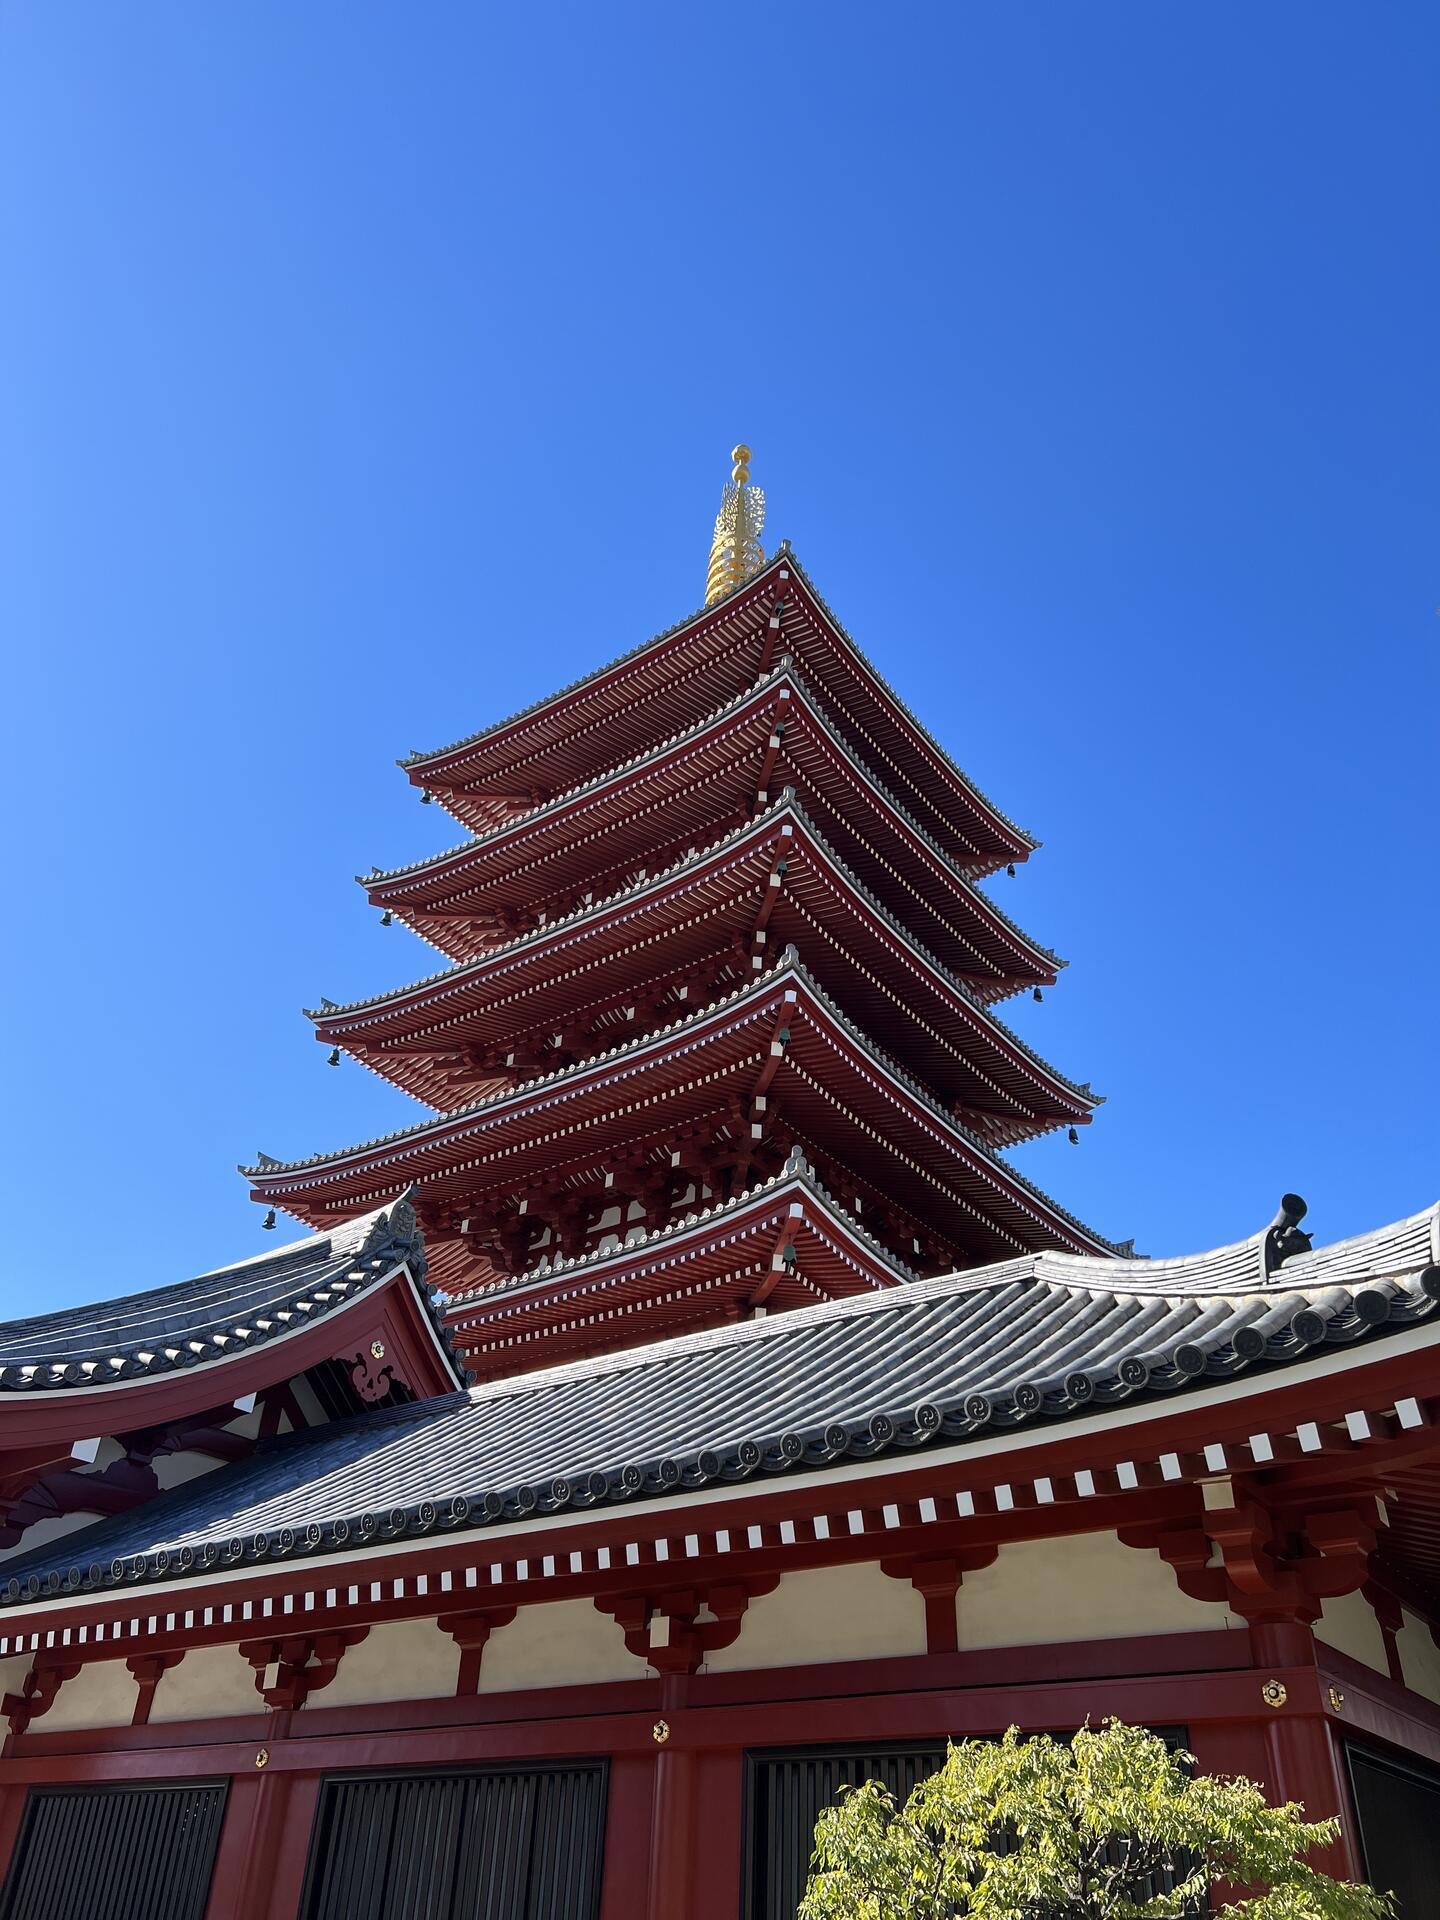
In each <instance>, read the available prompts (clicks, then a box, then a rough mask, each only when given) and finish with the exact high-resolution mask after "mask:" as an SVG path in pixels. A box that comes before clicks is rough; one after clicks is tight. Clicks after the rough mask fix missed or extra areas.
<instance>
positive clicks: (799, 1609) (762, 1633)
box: [705, 1562, 926, 1673]
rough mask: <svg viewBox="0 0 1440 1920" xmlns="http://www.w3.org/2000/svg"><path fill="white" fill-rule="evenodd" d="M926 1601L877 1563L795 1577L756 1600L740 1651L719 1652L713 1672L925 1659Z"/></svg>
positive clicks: (708, 1666)
mask: <svg viewBox="0 0 1440 1920" xmlns="http://www.w3.org/2000/svg"><path fill="white" fill-rule="evenodd" d="M925 1645H926V1642H925V1602H924V1600H923V1599H922V1598H921V1597H920V1595H919V1594H918V1593H917V1592H916V1591H915V1589H914V1588H913V1587H912V1586H911V1585H910V1583H909V1581H908V1580H892V1579H891V1578H890V1577H889V1575H888V1574H885V1573H882V1572H881V1571H880V1568H879V1567H878V1566H877V1565H875V1564H874V1563H873V1562H871V1563H868V1564H861V1565H859V1566H853V1567H817V1568H813V1569H811V1570H810V1571H807V1572H804V1573H787V1574H786V1575H785V1576H784V1578H783V1579H782V1580H781V1582H780V1584H779V1586H778V1587H777V1588H776V1589H775V1591H774V1592H773V1593H767V1594H762V1595H761V1596H760V1597H759V1599H757V1600H752V1601H751V1603H750V1607H749V1610H748V1611H747V1613H746V1615H745V1619H744V1621H743V1623H742V1625H741V1628H740V1638H739V1639H738V1640H736V1641H735V1642H734V1643H733V1645H731V1646H728V1647H722V1648H721V1649H720V1650H719V1651H718V1652H717V1653H712V1654H711V1655H710V1657H709V1659H708V1660H707V1661H706V1663H705V1671H706V1672H707V1673H738V1672H742V1671H744V1670H745V1669H746V1668H749V1667H796V1666H813V1665H814V1664H815V1662H817V1661H821V1660H875V1659H883V1658H887V1657H891V1656H894V1655H898V1654H907V1653H924V1651H925Z"/></svg>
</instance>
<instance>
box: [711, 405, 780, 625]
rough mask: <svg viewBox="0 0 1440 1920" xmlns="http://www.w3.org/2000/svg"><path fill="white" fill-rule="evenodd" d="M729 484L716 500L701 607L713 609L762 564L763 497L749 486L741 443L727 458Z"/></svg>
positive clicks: (745, 451)
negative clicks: (718, 503) (716, 512)
mask: <svg viewBox="0 0 1440 1920" xmlns="http://www.w3.org/2000/svg"><path fill="white" fill-rule="evenodd" d="M730 460H731V469H730V480H729V483H728V484H727V486H726V488H725V491H724V492H723V493H722V494H721V496H720V511H719V513H718V514H717V515H716V516H715V537H714V539H713V540H712V541H711V542H710V570H709V572H708V573H707V574H706V576H705V604H706V606H707V607H709V606H713V605H714V604H715V602H716V601H717V600H723V599H724V598H725V596H726V594H727V593H733V592H734V591H735V589H736V587H738V586H741V585H743V583H744V582H745V581H746V580H748V579H750V578H751V576H752V575H753V574H756V573H758V572H759V571H760V569H761V567H763V566H764V564H765V550H764V548H763V547H762V546H761V545H760V535H761V532H762V531H763V529H764V526H765V496H764V494H763V493H762V492H761V491H760V489H759V488H758V487H752V486H751V485H750V449H749V447H747V446H745V445H744V444H743V443H742V444H741V445H740V446H738V447H735V448H733V449H732V451H731V454H730Z"/></svg>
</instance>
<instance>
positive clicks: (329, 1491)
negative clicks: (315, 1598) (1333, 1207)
mask: <svg viewBox="0 0 1440 1920" xmlns="http://www.w3.org/2000/svg"><path fill="white" fill-rule="evenodd" d="M1436 1218H1437V1209H1433V1208H1432V1209H1430V1210H1428V1211H1427V1213H1425V1214H1423V1215H1416V1216H1414V1218H1413V1219H1412V1220H1411V1221H1406V1222H1399V1223H1397V1224H1396V1226H1395V1227H1392V1228H1383V1229H1381V1230H1380V1231H1379V1232H1378V1233H1376V1234H1370V1235H1362V1236H1360V1237H1359V1238H1358V1239H1356V1240H1353V1241H1349V1242H1346V1243H1343V1244H1342V1245H1341V1246H1339V1247H1332V1248H1323V1249H1320V1250H1318V1251H1317V1253H1316V1254H1315V1255H1314V1256H1307V1257H1306V1265H1305V1267H1304V1269H1303V1276H1304V1277H1302V1268H1301V1263H1300V1262H1295V1263H1292V1262H1288V1261H1287V1262H1286V1263H1285V1266H1284V1267H1282V1268H1281V1269H1280V1271H1279V1272H1277V1273H1276V1274H1274V1275H1273V1276H1272V1277H1271V1280H1270V1282H1269V1283H1268V1284H1265V1285H1262V1286H1255V1287H1252V1288H1250V1289H1249V1290H1247V1291H1244V1292H1241V1293H1239V1294H1237V1293H1234V1292H1232V1291H1230V1290H1229V1288H1228V1287H1227V1288H1224V1289H1222V1290H1221V1291H1218V1292H1216V1291H1213V1290H1212V1289H1211V1288H1210V1287H1209V1286H1208V1285H1207V1284H1206V1281H1207V1279H1213V1277H1214V1275H1215V1274H1216V1273H1217V1272H1220V1273H1224V1272H1227V1271H1228V1270H1229V1266H1230V1260H1229V1254H1230V1251H1231V1250H1229V1249H1221V1250H1219V1252H1218V1253H1216V1254H1202V1255H1198V1256H1195V1257H1194V1258H1193V1259H1191V1260H1190V1261H1188V1262H1185V1263H1180V1262H1167V1263H1165V1265H1166V1266H1167V1267H1168V1269H1169V1280H1170V1284H1169V1285H1167V1286H1165V1287H1162V1288H1158V1289H1152V1290H1148V1291H1147V1290H1145V1289H1144V1288H1143V1286H1142V1285H1140V1284H1139V1282H1140V1280H1141V1276H1142V1271H1143V1268H1144V1266H1145V1264H1146V1263H1139V1262H1130V1261H1124V1262H1121V1261H1107V1260H1096V1261H1093V1262H1089V1263H1084V1264H1081V1263H1076V1262H1069V1263H1067V1268H1068V1272H1067V1276H1066V1277H1064V1278H1060V1277H1057V1276H1056V1275H1055V1273H1054V1270H1053V1269H1054V1262H1053V1256H1050V1255H1047V1254H1041V1255H1039V1256H1031V1257H1027V1258H1024V1259H1019V1260H1010V1261H1006V1262H1003V1263H1001V1264H999V1265H997V1266H994V1267H990V1268H986V1269H983V1270H981V1271H978V1272H971V1273H962V1274H948V1275H945V1276H943V1277H942V1278H939V1279H934V1280H923V1281H917V1282H915V1283H914V1284H912V1285H909V1286H901V1287H895V1288H892V1289H890V1290H888V1291H886V1292H883V1293H873V1294H868V1295H863V1296H859V1297H856V1298H853V1299H847V1300H840V1301H833V1302H828V1303H826V1304H823V1305H820V1306H816V1307H812V1308H810V1309H808V1310H807V1311H805V1312H802V1313H793V1314H785V1315H781V1316H779V1317H778V1318H775V1319H769V1320H763V1321H752V1322H750V1323H747V1324H742V1325H730V1326H726V1327H722V1328H718V1329H712V1330H707V1331H705V1332H703V1333H697V1334H691V1335H686V1336H683V1337H680V1338H677V1339H671V1340H666V1341H663V1342H661V1343H659V1344H657V1345H652V1346H647V1347H640V1348H630V1349H628V1350H626V1351H624V1352H620V1353H616V1354H612V1355H607V1356H604V1357H602V1358H595V1359H586V1360H579V1361H575V1362H572V1363H570V1364H568V1365H565V1366H560V1367H554V1368H550V1369H547V1370H546V1371H544V1372H540V1373H532V1374H527V1375H524V1376H522V1377H521V1378H519V1379H509V1380H500V1381H495V1382H491V1383H489V1384H487V1385H484V1386H479V1387H475V1388H472V1389H471V1390H470V1391H469V1392H468V1393H464V1394H455V1395H452V1396H448V1397H446V1398H443V1399H440V1400H434V1401H430V1402H427V1403H422V1404H420V1405H413V1406H408V1407H402V1408H400V1409H398V1410H396V1411H394V1412H382V1413H377V1414H374V1415H372V1416H370V1417H369V1418H367V1419H365V1420H363V1421H352V1422H348V1423H337V1424H336V1425H334V1426H331V1427H328V1428H324V1429H320V1430H317V1431H315V1432H313V1433H308V1434H303V1435H300V1436H296V1437H291V1438H288V1439H286V1440H284V1441H281V1442H279V1443H278V1444H275V1445H273V1446H271V1447H270V1448H269V1449H268V1450H267V1451H265V1452H264V1453H262V1454H259V1455H257V1456H256V1457H255V1458H254V1459H252V1460H250V1461H247V1462H245V1463H243V1464H239V1465H236V1466H234V1467H229V1468H225V1469H222V1470H221V1471H219V1472H217V1473H215V1474H214V1475H212V1476H210V1477H208V1478H207V1479H205V1480H202V1481H199V1482H196V1483H192V1485H191V1486H188V1487H183V1488H180V1489H177V1490H176V1491H175V1492H173V1493H171V1494H169V1495H166V1496H164V1497H162V1498H161V1499H159V1500H156V1501H153V1502H151V1503H150V1504H149V1505H148V1506H146V1507H144V1508H142V1509H140V1510H138V1511H136V1512H133V1513H131V1514H128V1515H125V1516H123V1517H120V1518H116V1519H113V1520H107V1521H102V1522H100V1523H99V1524H97V1525H96V1526H94V1527H92V1528H89V1529H87V1530H86V1531H85V1532H84V1533H81V1534H77V1535H73V1536H71V1537H69V1538H67V1539H65V1540H63V1541H57V1542H55V1543H52V1544H51V1545H50V1546H48V1547H42V1548H39V1549H37V1550H36V1552H34V1553H32V1554H28V1555H25V1556H24V1557H22V1558H19V1559H17V1560H14V1561H12V1562H10V1563H9V1564H8V1565H7V1566H6V1568H5V1569H4V1572H5V1574H6V1575H7V1576H8V1578H7V1580H6V1582H5V1584H4V1585H3V1587H0V1603H3V1604H5V1605H9V1606H18V1605H22V1604H23V1605H25V1606H32V1605H34V1604H35V1603H37V1602H39V1601H41V1600H44V1599H46V1598H49V1597H50V1596H51V1595H59V1594H62V1593H86V1592H93V1593H103V1592H105V1591H107V1590H108V1589H110V1588H112V1587H115V1586H120V1585H125V1584H127V1583H129V1582H132V1581H134V1580H137V1579H144V1578H146V1577H147V1576H148V1577H151V1578H154V1577H157V1576H161V1575H167V1576H169V1577H171V1578H174V1577H177V1576H178V1577H179V1578H181V1579H183V1578H185V1577H187V1576H189V1575H190V1574H192V1573H195V1574H203V1573H205V1572H208V1571H211V1570H213V1569H215V1568H217V1567H227V1566H234V1567H245V1566H256V1565H261V1566H263V1565H265V1564H269V1563H274V1562H278V1561H283V1560H285V1559H288V1558H290V1557H291V1556H294V1555H302V1554H305V1555H309V1554H319V1555H323V1554H325V1553H326V1552H344V1553H346V1554H350V1553H355V1552H361V1551H363V1550H364V1549H365V1547H366V1546H368V1545H369V1544H372V1543H373V1544H377V1545H379V1544H388V1543H391V1542H394V1541H396V1540H400V1539H404V1538H407V1537H408V1538H418V1537H420V1536H423V1535H426V1534H430V1533H433V1532H435V1531H436V1530H437V1529H440V1530H447V1529H448V1530H451V1531H463V1530H465V1529H470V1528H481V1527H484V1526H487V1525H491V1524H494V1523H498V1522H503V1523H506V1524H507V1525H512V1526H513V1525H517V1524H523V1523H525V1522H528V1521H529V1520H530V1519H532V1518H546V1517H550V1516H558V1515H566V1514H568V1515H570V1516H571V1517H572V1518H573V1519H575V1520H580V1519H582V1518H583V1516H584V1515H585V1513H586V1512H588V1511H593V1510H596V1509H604V1508H606V1507H608V1506H610V1505H612V1504H614V1503H621V1502H635V1501H641V1500H644V1499H645V1498H646V1497H647V1496H650V1497H654V1496H665V1497H667V1498H669V1499H671V1500H675V1499H683V1497H684V1496H685V1495H686V1494H687V1493H689V1492H698V1491H699V1490H701V1489H704V1488H720V1489H724V1488H726V1487H727V1486H728V1488H729V1490H730V1491H731V1492H732V1493H734V1494H736V1495H739V1494H741V1493H742V1492H743V1490H744V1487H743V1483H744V1482H746V1481H747V1480H751V1479H752V1478H754V1477H755V1476H757V1475H759V1476H761V1484H762V1485H763V1484H764V1483H765V1481H766V1480H767V1479H769V1480H771V1482H772V1484H773V1477H774V1476H779V1475H783V1474H787V1473H824V1472H826V1471H827V1470H833V1469H837V1468H841V1467H844V1466H846V1465H848V1464H851V1463H853V1462H855V1461H856V1460H862V1461H863V1460H873V1459H880V1458H884V1457H885V1456H887V1455H904V1454H909V1453H912V1452H913V1451H914V1450H915V1449H917V1448H925V1447H939V1446H947V1445H948V1446H954V1445H957V1444H958V1445H963V1444H965V1443H966V1442H973V1441H976V1440H981V1439H984V1438H987V1437H989V1436H991V1435H994V1434H997V1433H1000V1434H1011V1433H1022V1432H1025V1431H1027V1430H1028V1431H1029V1432H1030V1433H1032V1434H1033V1435H1034V1438H1035V1440H1036V1441H1037V1442H1040V1441H1043V1440H1044V1439H1045V1438H1046V1437H1047V1436H1048V1434H1049V1433H1050V1432H1053V1431H1054V1429H1055V1426H1056V1424H1057V1423H1063V1422H1064V1421H1065V1420H1067V1419H1070V1418H1074V1417H1075V1416H1077V1415H1086V1416H1089V1417H1091V1419H1092V1420H1093V1419H1094V1418H1095V1417H1096V1416H1099V1417H1101V1418H1102V1419H1103V1416H1104V1415H1105V1413H1106V1411H1107V1410H1110V1409H1114V1410H1116V1411H1117V1412H1118V1411H1120V1410H1122V1409H1129V1408H1132V1407H1136V1406H1144V1405H1146V1404H1147V1403H1149V1404H1150V1405H1152V1406H1153V1407H1154V1410H1155V1412H1156V1413H1157V1414H1160V1413H1163V1412H1164V1411H1166V1410H1167V1409H1168V1408H1170V1407H1173V1406H1175V1405H1176V1400H1177V1395H1179V1394H1182V1393H1183V1392H1185V1391H1187V1390H1188V1391H1191V1392H1194V1391H1196V1390H1198V1389H1202V1388H1205V1387H1207V1386H1208V1387H1215V1386H1217V1385H1220V1384H1223V1383H1224V1382H1227V1381H1230V1380H1234V1379H1236V1378H1238V1377H1239V1376H1242V1375H1245V1374H1248V1373H1252V1372H1262V1373H1264V1374H1265V1375H1267V1377H1273V1379H1274V1382H1275V1384H1276V1385H1277V1386H1278V1387H1288V1386H1292V1385H1302V1384H1305V1383H1306V1382H1307V1381H1308V1380H1309V1379H1310V1378H1311V1377H1314V1378H1315V1379H1316V1380H1317V1381H1323V1380H1324V1378H1325V1377H1326V1376H1325V1374H1324V1371H1323V1363H1324V1361H1325V1360H1326V1359H1327V1358H1328V1356H1329V1355H1330V1354H1331V1353H1332V1352H1333V1351H1334V1349H1335V1348H1337V1347H1354V1346H1355V1345H1357V1344H1364V1345H1367V1346H1370V1345H1373V1346H1374V1347H1375V1348H1376V1357H1377V1359H1379V1358H1382V1357H1383V1355H1384V1353H1385V1350H1386V1344H1387V1342H1389V1341H1393V1340H1394V1339H1395V1338H1396V1336H1398V1335H1401V1334H1403V1333H1405V1332H1406V1331H1407V1330H1415V1329H1420V1328H1422V1327H1425V1326H1427V1325H1434V1324H1435V1323H1436V1321H1437V1301H1440V1268H1437V1267H1436V1266H1435V1265H1433V1264H1429V1265H1423V1264H1417V1263H1419V1262H1422V1261H1423V1259H1424V1255H1425V1252H1426V1249H1427V1248H1431V1247H1433V1246H1434V1234H1435V1221H1436ZM1417 1223H1418V1224H1417ZM1243 1244H1249V1243H1243ZM1397 1258H1398V1259H1400V1260H1401V1261H1402V1262H1403V1265H1402V1266H1401V1267H1400V1268H1399V1269H1398V1270H1397V1268H1396V1267H1395V1264H1394V1263H1395V1261H1396V1259H1397ZM1292 1264H1293V1265H1294V1271H1293V1272H1292V1271H1291V1268H1292ZM1182 1265H1183V1266H1185V1267H1187V1268H1188V1269H1189V1272H1190V1280H1189V1281H1188V1282H1187V1283H1183V1284H1182V1283H1181V1282H1180V1280H1179V1275H1178V1269H1179V1268H1180V1267H1181V1266H1182ZM1047 1268H1048V1269H1049V1271H1047ZM1342 1275H1343V1276H1344V1277H1343V1278H1342V1277H1341V1276H1342ZM1428 1352H1429V1353H1431V1354H1433V1352H1434V1348H1433V1346H1432V1347H1431V1348H1429V1349H1428ZM1317 1362H1319V1363H1321V1364H1320V1365H1319V1366H1317ZM1341 1391H1342V1392H1344V1393H1348V1394H1353V1393H1354V1392H1355V1386H1354V1383H1353V1380H1351V1381H1350V1382H1349V1383H1348V1384H1346V1385H1343V1386H1342V1388H1341ZM1340 1404H1341V1405H1344V1404H1347V1402H1344V1401H1341V1402H1340ZM1348 1404H1356V1402H1355V1401H1350V1402H1348ZM1132 1431H1133V1429H1132ZM547 1537H553V1536H547Z"/></svg>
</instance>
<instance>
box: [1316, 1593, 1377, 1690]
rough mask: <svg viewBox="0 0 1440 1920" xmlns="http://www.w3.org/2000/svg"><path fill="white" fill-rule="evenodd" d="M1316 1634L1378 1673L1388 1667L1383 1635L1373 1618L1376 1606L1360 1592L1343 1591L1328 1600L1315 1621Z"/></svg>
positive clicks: (1328, 1644) (1327, 1643) (1319, 1638)
mask: <svg viewBox="0 0 1440 1920" xmlns="http://www.w3.org/2000/svg"><path fill="white" fill-rule="evenodd" d="M1315 1637H1316V1639H1317V1640H1323V1641H1324V1642H1325V1644H1326V1645H1327V1646H1330V1647H1338V1648H1339V1650H1340V1652H1341V1653H1348V1654H1349V1656H1350V1658H1351V1659H1352V1660H1360V1661H1363V1663H1364V1664H1365V1665H1366V1666H1367V1667H1374V1669H1375V1671H1376V1672H1377V1673H1388V1672H1389V1671H1390V1663H1389V1661H1388V1660H1387V1659H1386V1658H1385V1636H1384V1634H1383V1633H1381V1631H1380V1622H1379V1621H1378V1620H1377V1619H1376V1618H1375V1609H1374V1608H1373V1607H1372V1606H1371V1604H1370V1602H1369V1601H1368V1600H1367V1599H1366V1598H1365V1596H1364V1594H1363V1593H1346V1594H1342V1595H1341V1596H1340V1598H1339V1599H1338V1600H1327V1601H1326V1602H1325V1605H1324V1607H1323V1608H1322V1610H1321V1613H1320V1618H1319V1619H1318V1620H1317V1621H1316V1623H1315Z"/></svg>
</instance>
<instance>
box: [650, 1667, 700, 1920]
mask: <svg viewBox="0 0 1440 1920" xmlns="http://www.w3.org/2000/svg"><path fill="white" fill-rule="evenodd" d="M689 1678H690V1677H689V1675H688V1674H685V1673H667V1674H663V1675H662V1676H661V1681H660V1718H659V1720H657V1722H656V1730H657V1733H659V1732H661V1731H662V1730H663V1731H664V1736H665V1737H664V1738H663V1740H657V1746H658V1748H659V1751H658V1752H657V1754H656V1756H655V1803H654V1812H653V1815H652V1817H651V1823H650V1888H649V1900H648V1903H647V1905H646V1908H645V1916H646V1920H682V1916H684V1915H686V1914H688V1913H689V1910H690V1899H689V1895H690V1869H691V1858H690V1832H691V1827H692V1825H693V1817H694V1801H695V1755H694V1751H693V1749H692V1748H691V1746H690V1729H689V1728H688V1727H686V1725H685V1724H684V1721H685V1699H686V1695H687V1692H688V1690H689Z"/></svg>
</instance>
